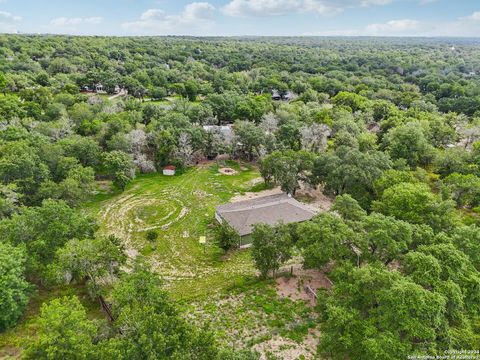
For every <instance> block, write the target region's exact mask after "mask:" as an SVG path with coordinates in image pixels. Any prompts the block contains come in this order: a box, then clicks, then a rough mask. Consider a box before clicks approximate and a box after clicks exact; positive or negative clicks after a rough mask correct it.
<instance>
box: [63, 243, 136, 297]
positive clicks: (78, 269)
mask: <svg viewBox="0 0 480 360" xmlns="http://www.w3.org/2000/svg"><path fill="white" fill-rule="evenodd" d="M126 260H127V258H126V255H125V251H124V247H123V245H122V243H121V240H119V239H118V238H116V237H115V236H113V235H110V236H108V237H105V238H94V239H85V240H77V239H72V240H70V241H68V242H67V243H66V244H65V246H64V247H63V248H62V249H59V250H58V251H57V261H56V266H57V271H58V272H59V275H60V276H62V275H63V274H65V273H66V272H68V273H70V274H71V275H72V276H73V277H74V278H76V279H77V280H80V281H81V280H83V279H85V278H87V279H88V280H89V284H88V285H89V288H90V292H91V294H92V296H93V297H95V296H98V295H99V293H100V289H101V286H100V280H101V279H102V278H105V277H107V276H110V278H111V277H112V276H115V275H118V274H119V273H120V268H121V267H122V266H124V265H125V263H126Z"/></svg>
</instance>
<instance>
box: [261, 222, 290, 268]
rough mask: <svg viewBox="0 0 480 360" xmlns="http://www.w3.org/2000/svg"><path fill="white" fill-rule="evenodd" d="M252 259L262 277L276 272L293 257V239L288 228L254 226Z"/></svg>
mask: <svg viewBox="0 0 480 360" xmlns="http://www.w3.org/2000/svg"><path fill="white" fill-rule="evenodd" d="M252 238H253V249H252V257H253V261H254V262H255V265H256V267H257V269H258V270H259V271H260V273H261V275H262V277H264V278H265V277H267V276H268V273H269V272H273V275H275V272H276V271H277V270H278V269H279V268H280V266H282V264H284V263H285V262H286V261H287V260H289V259H290V258H291V257H292V239H291V237H290V232H289V229H288V227H287V226H285V225H278V226H275V227H272V226H269V225H266V224H257V225H255V226H254V229H253V233H252Z"/></svg>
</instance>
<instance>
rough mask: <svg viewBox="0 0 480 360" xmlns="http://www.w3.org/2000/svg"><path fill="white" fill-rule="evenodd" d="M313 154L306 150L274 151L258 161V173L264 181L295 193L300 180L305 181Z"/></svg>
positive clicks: (311, 165) (311, 163) (287, 191)
mask: <svg viewBox="0 0 480 360" xmlns="http://www.w3.org/2000/svg"><path fill="white" fill-rule="evenodd" d="M314 158H315V156H314V155H313V154H312V153H309V152H307V151H293V150H287V151H283V152H280V151H274V152H273V153H271V154H270V155H267V156H266V157H264V158H263V159H262V161H261V163H260V173H261V174H262V176H263V178H264V179H265V183H267V184H268V183H271V182H272V181H273V182H274V183H275V184H278V185H280V187H281V189H282V191H284V192H286V193H288V194H292V195H295V192H296V190H297V189H299V188H300V181H304V182H306V181H307V179H308V174H310V172H311V169H312V167H313V161H314Z"/></svg>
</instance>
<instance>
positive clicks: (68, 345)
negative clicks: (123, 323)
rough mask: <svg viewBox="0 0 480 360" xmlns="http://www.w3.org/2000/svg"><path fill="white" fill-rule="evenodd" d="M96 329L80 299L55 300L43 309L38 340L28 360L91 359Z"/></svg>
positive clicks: (35, 341) (28, 353)
mask: <svg viewBox="0 0 480 360" xmlns="http://www.w3.org/2000/svg"><path fill="white" fill-rule="evenodd" d="M96 330H97V329H96V326H95V325H94V323H93V322H92V321H90V320H88V318H87V314H86V312H85V309H84V307H83V306H82V304H81V303H80V301H78V298H77V297H75V296H74V297H63V298H59V299H54V300H52V301H50V302H49V303H45V304H43V305H42V308H41V310H40V317H39V320H38V329H37V335H38V337H37V339H36V340H34V341H32V343H31V344H30V345H29V347H28V349H27V351H26V352H25V355H24V358H25V359H32V360H33V359H45V360H57V359H58V360H60V359H72V360H73V359H75V360H77V359H78V360H80V359H85V360H86V359H91V358H92V357H93V356H94V355H95V347H94V345H93V339H94V337H95V335H96Z"/></svg>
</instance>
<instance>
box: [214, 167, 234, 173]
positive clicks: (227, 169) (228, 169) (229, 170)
mask: <svg viewBox="0 0 480 360" xmlns="http://www.w3.org/2000/svg"><path fill="white" fill-rule="evenodd" d="M218 172H219V173H220V174H223V175H235V174H236V173H237V171H236V170H234V169H232V168H229V167H222V168H220V169H218Z"/></svg>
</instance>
